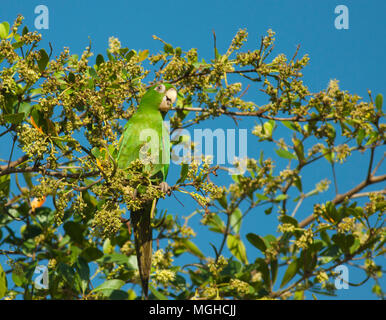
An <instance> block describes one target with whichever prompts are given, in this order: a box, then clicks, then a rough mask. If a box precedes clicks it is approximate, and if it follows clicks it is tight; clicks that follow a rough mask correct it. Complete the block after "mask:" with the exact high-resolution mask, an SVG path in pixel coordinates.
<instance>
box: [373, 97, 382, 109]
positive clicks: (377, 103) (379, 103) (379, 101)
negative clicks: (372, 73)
mask: <svg viewBox="0 0 386 320" xmlns="http://www.w3.org/2000/svg"><path fill="white" fill-rule="evenodd" d="M382 104H383V95H382V94H378V95H377V97H376V98H375V106H376V107H377V109H378V111H379V112H382Z"/></svg>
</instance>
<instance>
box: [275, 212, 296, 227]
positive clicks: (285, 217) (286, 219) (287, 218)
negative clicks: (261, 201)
mask: <svg viewBox="0 0 386 320" xmlns="http://www.w3.org/2000/svg"><path fill="white" fill-rule="evenodd" d="M279 220H280V222H281V223H290V224H292V225H293V226H295V227H296V228H297V227H298V221H297V220H296V219H295V218H293V217H291V216H288V215H282V216H280V217H279Z"/></svg>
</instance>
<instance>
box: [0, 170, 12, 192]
mask: <svg viewBox="0 0 386 320" xmlns="http://www.w3.org/2000/svg"><path fill="white" fill-rule="evenodd" d="M10 184H11V176H10V175H9V174H7V175H4V176H0V191H2V192H3V194H4V196H5V197H8V195H9V186H10Z"/></svg>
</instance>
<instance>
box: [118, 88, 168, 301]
mask: <svg viewBox="0 0 386 320" xmlns="http://www.w3.org/2000/svg"><path fill="white" fill-rule="evenodd" d="M160 86H164V88H165V90H164V91H163V92H159V90H157V89H159V88H160ZM170 88H174V87H173V86H172V85H169V84H164V85H158V86H153V87H151V88H150V89H149V90H148V91H147V92H146V93H145V94H144V96H143V97H142V99H141V103H140V105H139V106H138V109H137V111H136V113H135V114H134V115H133V116H132V117H131V118H130V119H129V121H128V122H127V124H126V125H125V127H124V130H123V134H122V139H121V143H120V147H119V151H118V156H117V164H118V167H119V168H121V169H125V168H127V167H128V166H129V164H130V163H131V162H132V161H134V160H137V159H140V155H141V148H143V146H144V144H145V143H146V141H143V140H144V139H143V138H144V137H143V136H142V137H141V133H142V134H143V133H149V132H150V133H153V134H154V137H155V138H154V139H153V140H154V144H153V146H154V148H155V149H157V150H152V152H153V153H154V154H155V155H157V153H158V159H157V160H158V161H155V162H156V163H154V164H152V165H150V164H144V169H145V170H149V171H150V172H151V175H152V176H153V177H160V178H161V180H162V181H165V180H166V176H167V174H168V170H169V161H170V134H169V132H168V129H167V128H166V127H165V126H164V124H163V118H164V116H165V114H164V113H163V112H161V111H160V109H159V108H160V105H161V103H162V101H163V99H164V96H165V94H166V92H167V91H168V90H169V89H170ZM174 90H175V89H174ZM145 135H146V134H145ZM141 138H142V139H141ZM141 140H142V141H141ZM156 203H157V199H154V200H153V201H149V202H148V203H146V204H145V205H144V207H143V208H142V209H140V210H137V211H132V212H131V223H132V225H133V229H134V240H135V247H136V251H137V261H138V269H139V274H140V277H141V282H142V290H143V294H144V297H145V298H147V295H148V283H149V277H150V269H151V258H152V228H151V217H152V214H153V213H152V211H154V209H155V205H156Z"/></svg>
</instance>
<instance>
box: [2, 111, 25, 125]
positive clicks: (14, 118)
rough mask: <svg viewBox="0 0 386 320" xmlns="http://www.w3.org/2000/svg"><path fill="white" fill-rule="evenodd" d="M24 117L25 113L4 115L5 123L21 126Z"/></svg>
mask: <svg viewBox="0 0 386 320" xmlns="http://www.w3.org/2000/svg"><path fill="white" fill-rule="evenodd" d="M24 117H25V113H24V112H19V113H14V114H5V115H3V119H4V121H5V122H8V123H12V124H19V123H20V122H22V121H23V120H24Z"/></svg>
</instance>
